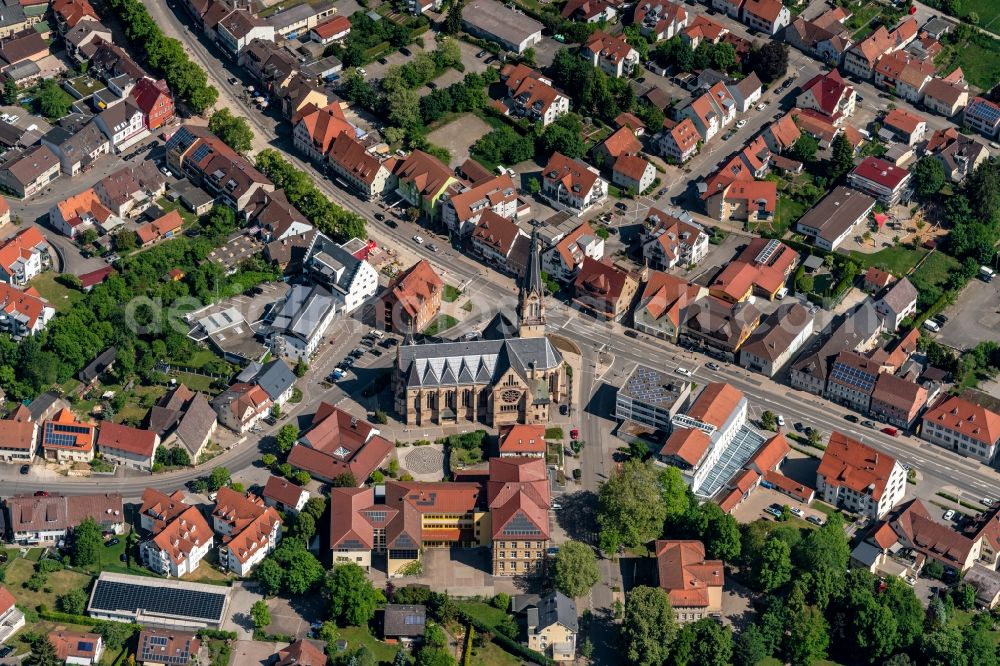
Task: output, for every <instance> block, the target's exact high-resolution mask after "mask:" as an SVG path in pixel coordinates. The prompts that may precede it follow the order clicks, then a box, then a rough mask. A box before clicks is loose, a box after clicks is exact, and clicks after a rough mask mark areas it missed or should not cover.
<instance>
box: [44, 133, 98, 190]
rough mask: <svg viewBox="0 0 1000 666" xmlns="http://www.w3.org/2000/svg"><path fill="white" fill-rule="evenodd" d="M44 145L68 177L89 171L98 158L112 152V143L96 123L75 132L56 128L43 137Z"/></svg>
mask: <svg viewBox="0 0 1000 666" xmlns="http://www.w3.org/2000/svg"><path fill="white" fill-rule="evenodd" d="M42 145H44V146H46V147H47V148H49V149H50V150H51V151H52V152H53V153H54V154H55V156H56V157H57V158H58V160H59V166H60V168H61V169H62V172H63V173H65V174H66V175H68V176H75V175H77V174H79V173H80V172H82V171H83V170H85V169H89V168H90V167H91V166H93V164H94V162H95V161H96V160H97V159H98V158H100V157H101V156H102V155H107V154H108V153H109V152H110V151H111V142H110V141H108V138H107V136H105V135H104V133H103V132H102V131H101V128H100V126H99V125H98V124H97V122H96V121H95V122H88V123H87V124H85V125H84V126H83V127H82V128H79V129H75V130H73V131H70V130H69V129H66V128H63V127H55V128H53V129H51V130H49V131H48V132H46V133H45V135H44V136H42Z"/></svg>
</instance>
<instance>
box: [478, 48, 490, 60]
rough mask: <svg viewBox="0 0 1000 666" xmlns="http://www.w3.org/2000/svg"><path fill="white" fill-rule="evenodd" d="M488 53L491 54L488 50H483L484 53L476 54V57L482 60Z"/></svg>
mask: <svg viewBox="0 0 1000 666" xmlns="http://www.w3.org/2000/svg"><path fill="white" fill-rule="evenodd" d="M487 53H489V51H487V50H486V49H483V50H482V51H480V52H479V53H477V54H476V57H477V58H482V57H483V56H484V55H486V54H487Z"/></svg>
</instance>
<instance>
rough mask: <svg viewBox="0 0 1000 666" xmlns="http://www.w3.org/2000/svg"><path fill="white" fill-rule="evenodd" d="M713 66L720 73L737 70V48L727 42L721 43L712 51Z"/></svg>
mask: <svg viewBox="0 0 1000 666" xmlns="http://www.w3.org/2000/svg"><path fill="white" fill-rule="evenodd" d="M711 59H712V66H713V67H714V68H715V69H717V70H719V71H720V72H729V71H732V70H735V69H736V68H737V65H738V64H739V62H738V61H737V60H736V47H735V46H733V45H732V44H729V43H726V42H720V43H718V44H716V45H715V48H713V49H712V55H711Z"/></svg>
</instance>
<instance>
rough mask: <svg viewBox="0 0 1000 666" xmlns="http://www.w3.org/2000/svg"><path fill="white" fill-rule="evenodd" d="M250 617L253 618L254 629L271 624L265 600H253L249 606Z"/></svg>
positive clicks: (269, 610) (269, 612)
mask: <svg viewBox="0 0 1000 666" xmlns="http://www.w3.org/2000/svg"><path fill="white" fill-rule="evenodd" d="M250 619H252V620H253V626H254V629H263V628H264V627H266V626H267V625H269V624H271V609H270V608H268V607H267V602H266V601H264V600H263V599H259V600H257V601H255V602H253V606H251V607H250Z"/></svg>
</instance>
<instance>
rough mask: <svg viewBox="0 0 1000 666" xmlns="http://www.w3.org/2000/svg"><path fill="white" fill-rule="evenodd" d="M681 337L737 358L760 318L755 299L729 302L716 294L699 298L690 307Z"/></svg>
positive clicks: (723, 356) (720, 354)
mask: <svg viewBox="0 0 1000 666" xmlns="http://www.w3.org/2000/svg"><path fill="white" fill-rule="evenodd" d="M686 314H687V317H686V319H685V320H684V323H683V325H682V328H681V340H682V341H683V342H688V343H691V344H694V345H696V346H698V347H705V348H708V349H709V350H710V353H713V354H716V355H719V356H721V357H722V358H724V359H725V360H726V361H727V362H733V361H735V360H736V357H737V354H738V353H739V351H740V347H741V346H742V345H743V343H744V342H746V340H747V338H749V337H750V334H751V333H753V332H754V330H756V328H757V325H758V323H759V322H760V316H761V315H760V310H758V309H757V307H756V306H754V305H753V304H752V303H728V302H726V301H723V300H720V299H718V298H714V297H711V296H710V297H708V298H702V299H699V300H697V301H695V302H694V303H693V304H691V305H690V306H689V307H688V309H687V312H686Z"/></svg>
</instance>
